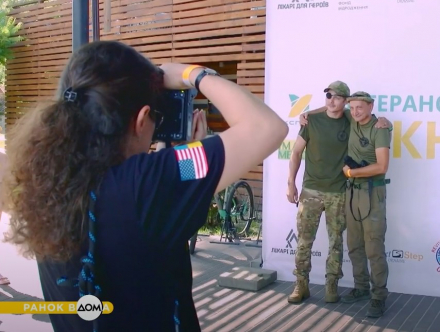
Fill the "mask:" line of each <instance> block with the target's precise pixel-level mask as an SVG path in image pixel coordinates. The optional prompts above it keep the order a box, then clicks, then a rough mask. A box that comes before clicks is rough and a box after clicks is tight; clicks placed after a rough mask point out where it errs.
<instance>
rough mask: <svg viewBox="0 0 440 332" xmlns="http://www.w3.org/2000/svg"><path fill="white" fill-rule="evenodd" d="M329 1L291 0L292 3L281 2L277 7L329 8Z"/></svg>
mask: <svg viewBox="0 0 440 332" xmlns="http://www.w3.org/2000/svg"><path fill="white" fill-rule="evenodd" d="M328 7H329V3H328V1H322V0H291V2H290V3H287V1H286V3H283V4H279V5H278V7H277V9H278V10H282V9H312V8H328Z"/></svg>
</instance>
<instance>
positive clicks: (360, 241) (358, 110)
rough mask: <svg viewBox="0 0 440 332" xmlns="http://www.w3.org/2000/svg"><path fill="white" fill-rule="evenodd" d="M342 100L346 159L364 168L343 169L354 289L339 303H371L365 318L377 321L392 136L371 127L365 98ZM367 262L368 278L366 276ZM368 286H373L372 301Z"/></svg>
mask: <svg viewBox="0 0 440 332" xmlns="http://www.w3.org/2000/svg"><path fill="white" fill-rule="evenodd" d="M347 100H348V101H349V103H350V108H351V116H352V120H351V122H352V125H351V133H350V139H349V142H348V155H349V156H350V157H351V158H352V159H353V160H354V161H355V162H356V163H357V164H361V166H364V167H360V168H358V167H357V165H355V164H352V165H345V166H344V168H343V171H344V173H345V175H346V176H347V178H348V180H349V182H348V184H349V185H348V186H347V192H346V195H347V202H346V212H345V213H346V216H347V246H348V255H349V257H350V260H351V263H352V265H353V277H354V289H353V290H352V291H351V292H350V293H349V294H348V295H347V296H344V297H343V298H342V302H345V303H354V302H357V301H360V300H366V299H370V298H372V299H371V301H370V307H369V309H368V312H367V316H369V317H374V318H378V317H380V316H382V315H383V313H384V311H385V300H386V298H387V296H388V289H387V279H388V263H387V258H386V254H385V233H386V229H387V221H386V186H385V185H386V184H387V183H388V182H389V180H386V179H385V173H386V172H387V170H388V164H389V154H390V144H391V135H390V133H389V130H387V129H378V128H375V127H374V125H375V124H376V122H377V119H376V118H374V117H373V116H372V114H371V112H372V110H373V104H374V100H373V99H372V98H371V96H370V95H369V94H368V93H366V92H363V91H360V92H356V93H355V94H353V95H352V96H351V97H350V98H348V99H347ZM348 164H351V163H348ZM350 166H351V167H352V169H350ZM353 167H354V168H353ZM368 261H369V262H370V267H371V278H370V275H369V273H368ZM370 281H371V284H372V286H373V287H372V296H371V294H370Z"/></svg>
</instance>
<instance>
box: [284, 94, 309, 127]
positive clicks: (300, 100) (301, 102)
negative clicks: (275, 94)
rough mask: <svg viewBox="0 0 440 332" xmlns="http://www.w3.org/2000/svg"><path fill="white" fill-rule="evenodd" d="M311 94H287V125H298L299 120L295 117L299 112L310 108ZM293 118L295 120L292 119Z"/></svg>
mask: <svg viewBox="0 0 440 332" xmlns="http://www.w3.org/2000/svg"><path fill="white" fill-rule="evenodd" d="M312 97H313V96H312V95H310V94H308V95H304V96H302V97H299V96H297V95H293V94H289V99H290V110H289V114H288V119H287V120H286V123H287V124H288V125H292V126H294V125H299V120H298V119H296V118H297V117H298V115H300V114H301V113H304V112H307V111H308V110H309V109H310V105H309V104H310V101H311V100H312ZM293 119H295V120H293Z"/></svg>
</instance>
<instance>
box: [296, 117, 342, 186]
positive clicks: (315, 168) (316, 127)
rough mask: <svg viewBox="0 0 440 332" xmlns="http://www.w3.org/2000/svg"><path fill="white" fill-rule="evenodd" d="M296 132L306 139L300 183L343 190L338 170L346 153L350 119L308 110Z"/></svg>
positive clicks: (340, 171) (339, 170)
mask: <svg viewBox="0 0 440 332" xmlns="http://www.w3.org/2000/svg"><path fill="white" fill-rule="evenodd" d="M307 120H308V124H307V126H302V127H301V129H300V130H299V134H298V135H300V136H301V137H302V138H303V139H304V140H305V141H306V142H307V145H306V152H305V162H306V164H305V170H304V179H303V187H304V188H308V189H313V190H319V191H323V192H337V193H339V192H344V191H345V181H346V177H345V175H344V173H343V172H342V167H343V166H344V158H345V156H346V155H347V146H348V136H349V134H350V121H349V120H348V119H347V117H345V116H343V117H341V118H339V119H333V118H330V117H329V116H328V115H327V113H326V112H322V113H315V114H309V116H308V118H307Z"/></svg>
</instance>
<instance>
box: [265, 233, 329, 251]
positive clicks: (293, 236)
mask: <svg viewBox="0 0 440 332" xmlns="http://www.w3.org/2000/svg"><path fill="white" fill-rule="evenodd" d="M293 241H295V242H293ZM285 243H286V244H285V246H284V248H282V247H281V246H280V247H278V248H276V247H272V250H271V251H272V253H274V254H283V255H292V256H295V255H296V246H297V245H298V237H297V236H296V233H295V231H294V230H293V229H291V230H290V231H289V233H288V234H287V236H286V238H285ZM293 245H295V249H293ZM312 256H317V257H321V256H322V253H321V252H320V251H313V250H312Z"/></svg>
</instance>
